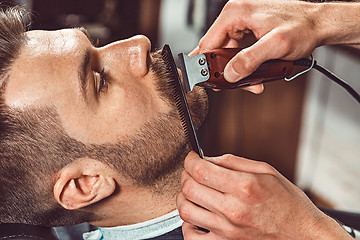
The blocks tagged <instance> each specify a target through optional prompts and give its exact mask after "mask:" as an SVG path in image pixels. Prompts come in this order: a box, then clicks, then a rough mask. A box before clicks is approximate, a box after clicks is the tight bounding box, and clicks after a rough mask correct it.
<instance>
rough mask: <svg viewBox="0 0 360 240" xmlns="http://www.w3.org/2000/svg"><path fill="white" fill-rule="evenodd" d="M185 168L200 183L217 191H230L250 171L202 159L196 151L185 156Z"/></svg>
mask: <svg viewBox="0 0 360 240" xmlns="http://www.w3.org/2000/svg"><path fill="white" fill-rule="evenodd" d="M184 167H185V170H186V171H187V172H188V173H189V174H190V176H191V177H192V178H193V179H194V180H195V181H196V182H198V183H200V184H202V185H206V186H208V187H210V188H213V189H215V190H217V191H220V192H223V193H229V192H231V191H233V188H234V185H239V184H241V180H242V179H246V178H248V177H247V176H245V175H247V174H248V173H245V172H239V171H234V170H231V169H228V168H224V167H222V166H219V165H216V164H213V163H212V162H210V161H207V160H205V159H201V158H200V157H199V156H198V155H197V154H196V153H195V152H190V153H189V154H188V156H187V157H186V158H185V163H184Z"/></svg>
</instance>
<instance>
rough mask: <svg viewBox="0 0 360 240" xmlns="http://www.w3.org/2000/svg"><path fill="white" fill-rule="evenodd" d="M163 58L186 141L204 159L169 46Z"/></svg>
mask: <svg viewBox="0 0 360 240" xmlns="http://www.w3.org/2000/svg"><path fill="white" fill-rule="evenodd" d="M161 55H162V58H163V60H164V62H165V64H166V68H167V70H168V71H169V73H171V76H172V77H171V82H170V86H171V87H172V88H173V92H172V95H173V97H174V100H175V103H176V107H177V110H178V112H179V115H180V120H181V125H182V126H183V128H184V132H185V136H186V139H187V140H188V141H189V142H190V144H191V148H192V150H194V151H195V152H196V153H197V154H198V155H199V156H200V157H201V158H204V156H203V153H202V151H201V148H200V145H199V141H198V139H197V136H196V132H195V128H194V124H193V121H192V119H191V115H190V111H189V106H188V104H187V101H186V98H185V94H184V90H183V88H182V85H181V80H180V76H179V73H178V71H177V68H176V65H175V61H174V58H173V55H172V53H171V50H170V47H169V45H167V44H165V46H164V47H163V49H162V52H161Z"/></svg>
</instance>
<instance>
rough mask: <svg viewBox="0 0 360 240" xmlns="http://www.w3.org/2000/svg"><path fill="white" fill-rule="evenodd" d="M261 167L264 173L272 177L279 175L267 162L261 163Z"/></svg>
mask: <svg viewBox="0 0 360 240" xmlns="http://www.w3.org/2000/svg"><path fill="white" fill-rule="evenodd" d="M259 165H260V167H261V169H262V171H263V173H266V174H270V175H275V174H276V173H277V171H276V170H275V168H274V167H273V166H271V165H270V164H268V163H266V162H259Z"/></svg>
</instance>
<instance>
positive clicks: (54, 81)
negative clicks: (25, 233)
mask: <svg viewBox="0 0 360 240" xmlns="http://www.w3.org/2000/svg"><path fill="white" fill-rule="evenodd" d="M26 36H27V41H26V44H25V46H24V47H22V49H21V51H20V55H19V56H18V58H17V59H16V60H15V61H14V63H13V65H12V67H11V70H10V73H9V75H10V76H9V80H8V81H7V83H6V90H5V93H4V102H5V104H6V105H7V106H9V108H10V109H13V110H16V111H24V112H25V111H34V110H35V109H48V110H52V111H53V112H54V111H55V112H56V116H55V118H58V119H59V121H60V123H61V124H60V125H61V128H63V129H62V130H63V131H64V132H65V133H66V134H67V135H68V136H69V137H71V138H72V139H73V140H75V141H78V142H79V143H81V144H83V145H79V146H82V147H83V148H84V149H86V150H84V151H85V153H83V155H84V156H81V157H78V158H77V159H73V161H71V162H70V163H68V164H67V165H66V166H65V167H63V168H62V169H61V170H60V171H58V172H57V174H56V176H49V177H48V179H46V180H45V181H47V183H49V182H51V183H52V182H54V184H53V189H51V190H50V189H46V193H48V192H51V191H52V192H53V196H54V199H55V200H56V202H57V203H58V204H60V205H61V207H63V208H64V209H67V210H78V211H80V212H81V213H84V216H85V215H86V216H91V218H90V217H89V218H86V219H82V222H83V221H88V222H91V223H92V224H94V225H97V226H106V227H111V226H119V225H126V224H134V223H138V222H143V221H146V220H149V219H152V218H156V217H158V216H161V215H163V214H166V213H168V212H170V211H172V210H175V209H176V203H175V197H176V194H177V193H178V192H179V191H180V187H181V186H180V180H179V176H180V173H181V170H182V162H183V159H184V158H185V155H186V153H187V152H188V149H187V147H186V142H185V134H184V132H183V128H182V126H181V122H180V118H179V116H178V114H177V110H176V107H175V103H174V100H173V98H172V97H170V95H171V94H170V93H168V92H169V89H168V88H167V87H166V84H165V83H166V82H167V81H168V80H167V79H166V76H165V75H166V73H165V74H164V73H162V71H157V70H159V68H161V67H162V66H163V65H164V63H162V62H161V61H160V60H159V57H156V56H159V55H156V53H153V54H150V52H149V51H150V48H151V44H150V41H149V40H148V39H147V38H146V37H145V36H135V37H132V38H129V39H125V40H122V41H117V42H113V43H111V44H108V45H106V46H104V47H99V48H98V47H95V46H93V45H92V44H91V40H90V39H89V38H88V37H87V36H86V33H85V32H84V31H82V30H79V29H63V30H58V31H29V32H26ZM155 62H157V63H158V64H154V63H155ZM84 63H87V64H84ZM156 69H157V70H156ZM160 75H161V76H160ZM83 83H84V84H83ZM160 88H162V89H160ZM187 97H188V100H189V105H190V109H191V110H192V111H193V113H194V119H195V125H196V126H197V127H198V126H199V125H200V123H201V122H202V120H203V119H204V117H205V115H206V109H207V98H206V94H205V91H204V90H203V89H197V90H196V91H194V93H192V94H191V95H188V96H187ZM197 103H199V104H200V105H197ZM196 116H198V117H196ZM44 121H45V122H46V121H50V120H49V119H47V118H44ZM56 134H58V132H56ZM56 134H54V135H56ZM65 151H69V149H68V148H67V149H65ZM48 155H49V156H48V158H49V159H48V161H53V159H51V157H52V155H51V154H48ZM61 155H62V154H59V157H60V158H61ZM41 180H42V181H44V179H41ZM49 180H50V181H49ZM44 185H45V186H48V184H44ZM50 201H52V199H49V202H50ZM56 202H55V203H56ZM114 206H116V207H115V208H114ZM74 215H75V214H74Z"/></svg>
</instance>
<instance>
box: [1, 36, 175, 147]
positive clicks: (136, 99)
mask: <svg viewBox="0 0 360 240" xmlns="http://www.w3.org/2000/svg"><path fill="white" fill-rule="evenodd" d="M27 36H28V38H29V41H28V42H27V45H26V46H25V48H23V49H22V52H21V55H20V57H19V59H17V60H16V61H15V63H14V65H13V67H12V70H11V73H10V74H11V81H10V82H9V83H8V86H7V90H6V95H5V99H6V104H8V105H9V106H11V107H17V108H24V107H26V106H39V107H41V106H51V105H53V106H55V108H56V110H57V112H58V114H59V116H60V118H61V122H62V125H63V127H64V128H65V130H66V132H67V133H68V134H69V136H71V137H73V138H75V139H77V140H80V141H81V142H83V143H93V144H100V143H114V142H116V141H118V140H119V139H122V138H124V137H125V136H126V135H128V134H131V133H133V132H134V130H136V129H139V128H140V126H141V125H143V124H144V123H145V122H147V121H149V120H151V119H153V118H155V117H156V116H157V115H158V114H159V113H166V112H169V110H170V107H169V105H168V104H166V103H165V102H164V101H163V100H161V98H160V97H159V93H158V92H157V91H156V87H155V84H154V76H153V73H152V72H150V71H149V61H150V56H149V51H150V47H151V45H150V42H149V40H148V39H147V38H145V37H142V36H137V37H134V38H130V39H127V40H123V41H118V42H114V43H112V44H109V45H106V46H104V47H101V48H95V47H94V46H92V44H91V42H90V41H89V39H88V38H87V37H86V35H85V34H84V33H83V32H81V31H79V30H76V29H65V30H59V31H30V32H27Z"/></svg>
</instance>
